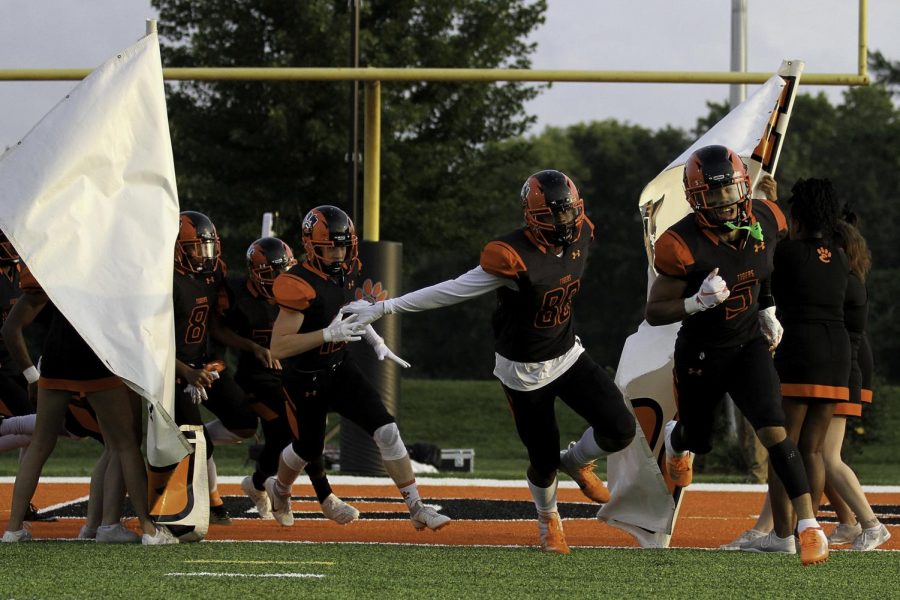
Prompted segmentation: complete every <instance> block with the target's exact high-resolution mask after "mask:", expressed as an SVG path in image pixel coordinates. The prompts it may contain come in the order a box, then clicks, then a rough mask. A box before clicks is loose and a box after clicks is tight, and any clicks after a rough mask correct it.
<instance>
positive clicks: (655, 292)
mask: <svg viewBox="0 0 900 600" xmlns="http://www.w3.org/2000/svg"><path fill="white" fill-rule="evenodd" d="M750 189H751V182H750V177H749V175H748V173H747V167H746V166H745V165H744V163H743V161H742V160H741V158H740V157H739V156H738V155H737V154H736V153H735V152H733V151H732V150H730V149H729V148H726V147H725V146H717V145H716V146H706V147H703V148H700V149H699V150H697V151H695V152H694V153H693V154H691V156H690V157H689V158H688V160H687V163H686V164H685V168H684V190H685V193H686V194H687V200H688V202H689V203H690V205H691V209H692V210H693V212H692V214H689V215H687V216H686V217H684V218H683V219H681V220H680V221H678V222H677V223H675V224H674V225H672V226H671V227H670V228H669V229H668V230H666V231H665V232H664V233H663V234H662V235H661V236H660V237H659V239H658V240H657V241H656V255H655V261H654V267H655V268H656V271H657V273H658V274H659V276H658V277H657V279H656V280H655V281H654V283H653V285H652V287H651V289H650V294H649V298H648V300H647V307H646V314H645V316H646V319H647V322H648V323H650V324H651V325H664V324H668V323H675V322H678V321H681V322H682V325H681V329H680V330H679V332H678V337H677V341H676V343H675V369H674V381H675V390H676V399H677V405H678V420H677V421H670V422H669V423H667V424H666V427H665V447H666V469H667V471H668V475H669V477H670V478H671V480H672V481H673V482H674V483H675V484H676V485H678V486H682V487H683V486H687V485H688V484H690V483H691V479H692V461H693V453H700V454H705V453H707V452H709V451H710V449H711V440H712V433H713V421H714V412H715V408H716V405H717V404H718V403H719V402H720V401H721V399H722V397H723V396H724V394H726V393H729V394H730V395H731V397H732V399H733V400H734V403H735V405H736V406H737V407H738V408H739V409H740V410H741V412H742V413H743V414H744V416H745V417H747V419H748V420H749V421H750V423H751V424H752V426H753V428H754V430H755V431H756V434H757V436H758V437H759V439H760V442H761V443H762V444H763V446H765V447H766V448H767V449H768V452H769V461H770V464H771V467H772V469H773V470H774V473H775V474H777V476H778V478H779V479H780V480H781V481H782V482H783V483H784V486H785V488H786V489H787V492H788V495H789V497H790V498H791V501H792V503H793V506H794V508H795V510H796V511H797V515H798V516H799V523H798V526H797V529H798V532H799V538H800V559H801V562H802V564H804V565H806V564H813V563H818V562H823V561H825V560H826V559H827V558H828V542H827V540H826V538H825V534H824V533H823V531H822V528H821V527H819V524H818V522H817V521H816V518H815V511H814V509H813V505H812V501H811V496H810V487H809V481H808V479H807V476H806V470H805V468H804V465H803V460H802V458H801V457H800V453H799V451H798V450H797V446H796V444H795V443H794V442H793V441H792V440H791V438H789V437H788V436H787V431H786V429H785V414H784V411H783V409H782V406H781V390H780V387H779V379H778V375H777V373H776V372H775V366H774V363H773V361H772V350H773V349H774V348H775V347H776V346H777V345H778V343H779V342H780V338H781V332H782V328H781V326H780V324H779V323H778V320H777V319H776V318H775V314H774V313H775V307H774V300H773V298H772V295H771V291H770V290H771V287H770V283H769V279H770V277H771V275H772V258H773V255H774V252H775V246H776V244H777V242H778V240H779V239H781V238H783V237H784V235H785V233H786V232H787V222H786V220H785V218H784V214H783V213H782V212H781V209H780V208H778V205H777V204H775V203H774V202H772V201H770V200H751V197H750ZM789 541H790V547H789V548H788V547H786V548H785V549H784V551H786V552H794V551H795V550H794V547H793V538H791V539H790V540H789Z"/></svg>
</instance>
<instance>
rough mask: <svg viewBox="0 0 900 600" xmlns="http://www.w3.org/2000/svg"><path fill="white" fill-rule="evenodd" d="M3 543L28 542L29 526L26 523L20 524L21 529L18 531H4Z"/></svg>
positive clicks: (29, 539)
mask: <svg viewBox="0 0 900 600" xmlns="http://www.w3.org/2000/svg"><path fill="white" fill-rule="evenodd" d="M3 541H4V542H7V543H11V542H30V541H31V526H30V525H29V524H28V523H22V529H20V530H18V531H6V532H4V533H3Z"/></svg>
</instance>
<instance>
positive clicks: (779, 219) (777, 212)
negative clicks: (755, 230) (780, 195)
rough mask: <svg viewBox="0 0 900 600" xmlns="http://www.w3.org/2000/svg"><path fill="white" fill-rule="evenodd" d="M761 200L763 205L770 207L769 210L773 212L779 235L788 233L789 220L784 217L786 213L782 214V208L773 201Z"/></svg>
mask: <svg viewBox="0 0 900 600" xmlns="http://www.w3.org/2000/svg"><path fill="white" fill-rule="evenodd" d="M760 200H761V202H762V203H763V204H765V205H766V206H767V207H769V210H771V211H772V214H773V215H774V216H775V223H776V224H777V225H778V233H783V232H785V231H787V228H788V224H787V218H786V217H785V216H784V212H782V210H781V207H780V206H778V205H777V204H776V203H774V202H772V201H771V200H767V199H766V198H761V199H760Z"/></svg>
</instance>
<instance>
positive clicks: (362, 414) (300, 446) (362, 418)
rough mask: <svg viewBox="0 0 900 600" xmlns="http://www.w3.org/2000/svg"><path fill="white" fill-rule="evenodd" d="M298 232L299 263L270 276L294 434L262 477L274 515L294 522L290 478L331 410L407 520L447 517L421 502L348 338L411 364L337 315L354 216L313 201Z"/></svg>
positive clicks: (275, 352)
mask: <svg viewBox="0 0 900 600" xmlns="http://www.w3.org/2000/svg"><path fill="white" fill-rule="evenodd" d="M302 240H303V249H304V251H305V252H306V255H305V257H304V259H303V262H301V263H300V264H298V265H295V266H294V267H292V268H291V269H290V270H289V271H288V272H287V273H283V274H281V275H279V276H278V277H277V278H276V279H275V284H274V285H273V294H274V297H275V302H276V303H277V304H278V306H279V311H278V316H277V318H276V319H275V324H274V326H273V329H272V356H273V358H275V359H277V360H280V361H281V363H282V366H283V369H284V370H283V376H282V377H283V382H284V390H285V393H286V394H287V399H288V404H289V419H290V420H291V422H292V424H296V439H295V440H294V441H293V442H292V443H291V444H288V445H287V446H285V448H284V450H283V451H282V452H281V456H280V457H279V459H278V472H277V474H276V476H274V477H269V478H268V479H267V480H266V482H265V488H266V491H267V492H268V495H269V498H270V501H271V503H272V514H273V516H274V517H275V519H276V520H277V521H278V522H279V523H281V524H282V525H285V526H290V525H292V524H293V522H294V515H293V512H292V511H291V486H292V484H293V483H294V481H295V480H296V479H297V476H298V475H299V474H300V472H301V471H302V470H304V468H305V467H306V466H307V464H309V463H315V462H317V461H320V460H321V457H322V452H323V450H324V448H325V426H326V417H327V414H328V413H329V412H336V413H338V414H340V415H341V416H342V417H344V418H346V419H348V420H350V421H352V422H353V423H355V424H356V425H358V426H359V427H360V428H362V429H363V430H364V431H365V432H366V433H368V434H369V435H371V436H372V438H373V439H374V441H375V444H376V445H377V446H378V450H379V452H380V454H381V458H382V461H383V463H384V468H385V470H386V471H387V473H388V475H389V476H390V477H391V479H392V480H393V481H394V483H395V484H396V486H397V488H398V489H399V490H400V493H401V495H402V496H403V499H404V500H405V501H406V505H407V507H408V508H409V513H410V520H411V522H412V525H413V526H414V527H415V528H416V529H419V530H422V529H426V528H428V529H431V530H437V529H440V528H442V527H444V526H445V525H447V523H449V522H450V517H447V516H445V515H442V514H440V513H439V512H437V511H436V510H435V509H434V508H432V507H431V506H427V505H425V504H424V503H423V502H422V499H421V497H420V495H419V490H418V487H417V486H416V478H415V475H413V470H412V464H411V462H410V459H409V454H408V453H407V451H406V446H405V445H404V444H403V440H402V439H401V438H400V431H399V429H398V428H397V423H396V421H395V419H394V417H393V416H392V415H391V414H390V413H389V412H388V411H387V409H386V408H385V407H384V403H383V402H382V400H381V397H380V396H379V394H378V392H377V391H376V390H375V388H374V387H372V384H370V383H369V382H368V380H367V379H366V378H365V377H364V376H363V374H362V372H361V371H360V370H359V367H357V366H356V364H355V362H354V361H353V359H352V358H351V356H350V355H349V354H348V353H347V348H346V346H347V343H348V342H354V341H358V340H360V339H361V338H363V337H365V339H366V341H367V342H368V343H369V344H371V345H372V347H373V349H374V350H375V353H376V354H377V355H378V358H379V359H381V360H384V359H385V358H388V359H390V360H393V361H395V362H396V363H398V364H399V365H401V366H403V367H408V366H409V363H407V362H406V361H404V360H403V359H401V358H399V357H397V356H396V355H395V354H394V353H393V352H391V351H390V349H389V348H388V347H387V346H386V345H385V343H384V340H382V339H381V337H379V336H378V334H377V333H375V330H374V329H372V328H371V327H366V326H365V325H361V324H359V323H357V322H356V317H350V318H347V319H344V318H343V315H342V313H341V308H342V307H343V306H344V305H345V304H347V302H349V301H350V300H351V299H352V298H353V290H354V288H355V287H356V279H357V277H358V276H359V272H360V268H361V263H360V261H359V258H358V256H357V254H358V241H357V237H356V230H355V228H354V226H353V222H352V221H351V220H350V217H348V216H347V214H346V213H345V212H344V211H342V210H341V209H339V208H337V207H334V206H319V207H316V208H314V209H312V210H311V211H309V213H307V215H306V217H305V218H304V219H303V224H302ZM316 493H317V495H318V496H319V499H320V501H321V504H322V511H323V513H325V514H326V515H327V514H328V513H329V512H334V513H340V514H344V515H347V516H350V517H352V519H350V520H353V519H355V518H356V516H357V515H358V512H357V511H356V509H355V508H352V507H345V503H344V502H343V501H342V500H340V499H339V498H337V496H335V495H334V494H330V495H329V496H327V497H326V498H325V499H324V500H322V498H321V495H322V492H320V490H318V489H317V490H316ZM339 522H340V521H339Z"/></svg>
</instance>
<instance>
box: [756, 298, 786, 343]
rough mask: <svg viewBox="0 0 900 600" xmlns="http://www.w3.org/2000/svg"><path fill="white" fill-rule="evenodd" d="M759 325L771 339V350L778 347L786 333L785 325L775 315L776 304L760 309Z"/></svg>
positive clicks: (767, 337)
mask: <svg viewBox="0 0 900 600" xmlns="http://www.w3.org/2000/svg"><path fill="white" fill-rule="evenodd" d="M759 326H760V328H761V329H762V332H763V335H764V336H766V339H767V340H768V341H769V351H770V352H771V351H772V350H774V349H775V348H777V347H778V344H780V343H781V336H782V335H784V327H782V326H781V323H780V322H779V321H778V318H777V317H776V316H775V307H774V306H770V307H769V308H764V309H762V310H761V311H759Z"/></svg>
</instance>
